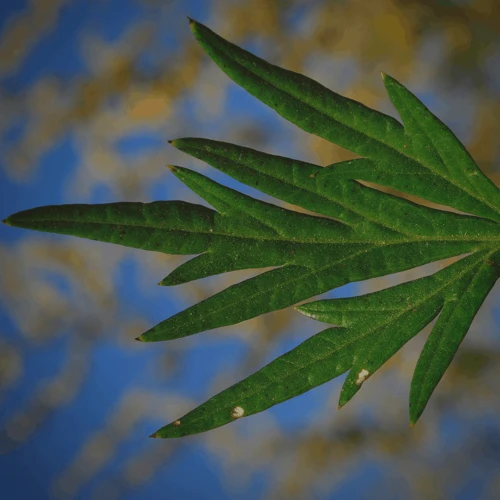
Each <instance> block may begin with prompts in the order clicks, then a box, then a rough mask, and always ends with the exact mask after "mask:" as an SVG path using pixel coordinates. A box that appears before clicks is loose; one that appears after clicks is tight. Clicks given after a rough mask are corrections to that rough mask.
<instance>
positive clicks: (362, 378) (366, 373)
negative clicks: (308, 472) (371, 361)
mask: <svg viewBox="0 0 500 500" xmlns="http://www.w3.org/2000/svg"><path fill="white" fill-rule="evenodd" d="M369 375H370V372H369V371H368V370H365V369H364V368H363V369H362V370H361V371H360V372H359V373H358V378H357V379H356V385H361V384H362V383H363V382H364V381H365V380H366V379H367V378H368V376H369Z"/></svg>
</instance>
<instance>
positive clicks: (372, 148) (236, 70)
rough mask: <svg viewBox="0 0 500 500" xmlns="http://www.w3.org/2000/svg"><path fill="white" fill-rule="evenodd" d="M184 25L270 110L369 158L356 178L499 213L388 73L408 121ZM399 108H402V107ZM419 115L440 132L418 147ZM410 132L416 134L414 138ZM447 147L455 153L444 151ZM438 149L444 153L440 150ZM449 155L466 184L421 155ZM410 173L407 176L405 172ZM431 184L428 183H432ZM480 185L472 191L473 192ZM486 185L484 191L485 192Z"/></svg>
mask: <svg viewBox="0 0 500 500" xmlns="http://www.w3.org/2000/svg"><path fill="white" fill-rule="evenodd" d="M191 29H192V31H193V33H194V35H195V37H196V39H197V40H198V42H199V43H200V45H201V46H202V47H203V48H204V49H205V51H206V52H207V54H208V55H209V56H210V57H211V58H212V59H213V61H214V62H215V63H216V64H217V65H218V66H219V67H220V68H221V69H222V70H223V71H224V72H225V73H226V74H227V75H228V76H229V77H230V78H231V79H232V80H234V81H235V82H236V83H238V84H239V85H241V86H242V87H243V88H245V89H246V90H247V91H248V92H250V93H251V94H252V95H254V96H255V97H257V98H258V99H259V100H261V101H262V102H264V103H265V104H267V105H268V106H270V107H271V108H273V109H274V110H276V111H277V112H278V113H279V114H280V115H281V116H283V117H284V118H286V119H287V120H288V121H290V122H292V123H294V124H295V125H297V126H299V127H300V128H301V129H303V130H305V131H307V132H310V133H312V134H315V135H317V136H319V137H322V138H324V139H326V140H327V141H330V142H333V143H334V144H338V145H339V146H342V147H344V148H346V149H348V150H350V151H352V152H354V153H357V154H359V155H360V156H364V157H366V158H369V159H370V160H373V161H374V169H373V175H374V176H375V178H373V177H372V176H371V177H372V178H371V179H363V180H370V181H373V182H379V183H380V184H383V185H385V186H390V187H393V188H395V189H399V190H402V191H404V192H406V193H411V194H415V195H417V196H421V197H422V198H425V199H427V200H430V201H433V202H436V203H441V204H447V205H449V206H451V207H454V208H456V209H458V210H462V211H464V212H470V213H473V214H475V215H480V216H482V217H486V218H491V219H492V220H496V221H498V220H500V215H499V213H498V212H499V209H500V195H499V194H498V193H497V190H496V187H495V186H494V185H492V184H491V183H490V182H489V181H488V180H487V179H485V178H484V176H483V175H482V174H478V169H477V167H476V166H475V164H474V162H473V161H472V159H471V158H470V156H469V155H468V153H467V152H466V151H465V150H464V148H463V147H462V146H461V145H460V143H459V142H458V140H457V139H456V138H455V136H454V135H453V134H452V133H451V132H450V131H449V129H448V128H447V127H445V126H442V124H441V122H439V120H437V118H435V117H434V116H433V115H432V114H431V113H430V112H429V111H428V110H427V109H426V108H425V107H424V106H423V105H422V104H421V103H419V101H418V99H416V98H415V96H413V95H412V94H411V93H410V92H408V91H407V90H406V89H404V87H403V86H402V85H401V84H398V83H397V82H396V81H395V80H394V79H392V78H390V77H387V76H386V75H383V77H384V80H385V81H386V87H387V89H388V92H389V95H390V97H391V99H392V101H393V103H394V104H395V106H396V107H397V109H398V111H400V112H401V114H402V118H403V121H405V123H406V120H407V116H408V115H411V116H412V117H413V118H412V120H411V121H410V120H409V122H410V123H409V126H408V127H409V128H403V127H402V125H401V124H400V123H399V122H398V121H397V120H395V119H394V118H392V117H390V116H388V115H385V114H383V113H379V112H377V111H374V110H372V109H370V108H367V107H366V106H363V105H362V104H360V103H358V102H356V101H353V100H351V99H348V98H346V97H342V96H340V95H339V94H336V93H335V92H332V91H330V90H328V89H327V88H326V87H324V86H323V85H320V84H319V83H317V82H315V81H314V80H311V79H310V78H307V77H306V76H303V75H300V74H298V73H295V72H293V71H289V70H286V69H282V68H279V67H277V66H274V65H272V64H269V63H268V62H266V61H264V60H262V59H260V58H259V57H256V56H254V55H253V54H251V53H249V52H247V51H246V50H243V49H241V48H240V47H237V46H236V45H234V44H232V43H230V42H228V41H226V40H224V39H223V38H221V37H220V36H219V35H217V34H216V33H214V32H213V31H211V30H210V29H209V28H207V27H206V26H203V25H202V24H200V23H197V22H196V21H193V22H192V23H191ZM402 110H403V111H404V113H403V112H402ZM422 119H423V120H425V123H426V124H427V129H426V130H427V133H428V134H429V135H428V137H431V136H432V135H435V134H437V135H438V136H439V137H440V139H439V140H437V142H435V143H434V144H433V148H434V149H433V151H431V152H429V153H427V154H425V153H424V150H425V149H426V146H427V145H426V142H425V140H424V141H422V140H419V139H418V138H419V137H420V134H419V130H420V129H419V128H418V127H419V126H418V121H419V120H422ZM415 136H417V140H416V142H415V143H414V141H415ZM450 147H451V148H452V150H453V151H454V153H453V154H452V155H449V154H448V149H449V148H450ZM443 153H444V154H443ZM439 155H442V156H441V158H443V157H446V156H447V155H448V158H449V160H447V161H446V165H447V168H449V165H450V164H452V163H453V162H454V161H455V160H457V161H459V163H458V164H459V165H462V164H463V165H464V166H465V168H466V169H467V172H466V173H464V175H465V176H469V175H470V174H472V176H471V177H477V179H475V180H473V181H472V180H470V179H469V182H473V186H474V188H473V189H470V186H468V183H467V182H464V181H462V182H460V181H459V182H457V180H456V179H455V178H453V177H450V176H449V175H446V173H447V172H446V171H445V170H446V169H443V168H441V169H440V168H436V161H437V160H436V161H433V162H428V161H427V160H428V158H429V157H432V158H439V157H440V156H439ZM407 174H410V177H407ZM432 184H434V187H433V188H431V189H429V188H430V187H432ZM478 191H479V192H478ZM485 193H488V194H489V195H490V197H491V198H493V199H488V198H485V197H484V194H485Z"/></svg>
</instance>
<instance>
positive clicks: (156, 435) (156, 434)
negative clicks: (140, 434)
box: [149, 432, 160, 439]
mask: <svg viewBox="0 0 500 500" xmlns="http://www.w3.org/2000/svg"><path fill="white" fill-rule="evenodd" d="M149 437H150V438H155V439H156V438H159V437H160V436H158V432H153V434H151V436H149Z"/></svg>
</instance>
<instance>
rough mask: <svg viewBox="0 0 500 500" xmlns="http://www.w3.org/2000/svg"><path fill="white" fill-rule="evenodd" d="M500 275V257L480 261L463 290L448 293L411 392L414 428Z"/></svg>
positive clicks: (420, 360) (422, 355) (461, 288)
mask: <svg viewBox="0 0 500 500" xmlns="http://www.w3.org/2000/svg"><path fill="white" fill-rule="evenodd" d="M499 276H500V254H499V253H498V252H494V253H493V254H489V255H487V256H486V258H484V259H480V260H479V262H478V264H477V266H476V267H475V268H474V269H473V270H472V271H471V272H470V273H468V275H467V277H466V279H465V280H463V281H462V283H461V286H460V287H456V288H455V289H454V290H453V294H452V295H450V294H448V296H447V300H446V302H445V305H444V307H443V310H442V311H441V314H440V316H439V319H438V321H437V323H436V326H435V327H434V328H433V330H432V332H431V334H430V336H429V338H428V339H427V342H426V344H425V346H424V349H423V350H422V354H421V355H420V358H419V360H418V363H417V366H416V368H415V373H414V375H413V380H412V383H411V391H410V424H411V425H414V424H415V422H416V421H417V420H418V419H419V418H420V415H422V412H423V411H424V409H425V407H426V405H427V402H428V401H429V398H430V397H431V395H432V393H433V391H434V389H435V388H436V385H437V384H438V382H439V381H440V380H441V377H442V376H443V375H444V372H445V371H446V369H447V368H448V366H449V364H450V363H451V361H452V360H453V357H454V356H455V353H456V352H457V350H458V347H459V346H460V343H461V342H462V340H463V339H464V337H465V335H466V333H467V331H468V330H469V327H470V325H471V323H472V320H473V319H474V316H475V315H476V313H477V311H478V310H479V308H480V307H481V304H482V303H483V301H484V299H485V298H486V296H487V295H488V293H489V291H490V290H491V288H493V285H494V284H495V282H496V280H497V279H498V278H499Z"/></svg>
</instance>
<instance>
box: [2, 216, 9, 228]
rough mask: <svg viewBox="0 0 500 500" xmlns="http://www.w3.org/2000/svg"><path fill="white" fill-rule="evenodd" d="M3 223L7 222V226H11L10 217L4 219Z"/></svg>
mask: <svg viewBox="0 0 500 500" xmlns="http://www.w3.org/2000/svg"><path fill="white" fill-rule="evenodd" d="M2 223H3V224H5V225H6V226H10V224H9V218H8V217H7V218H6V219H4V220H3V221H2Z"/></svg>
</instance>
